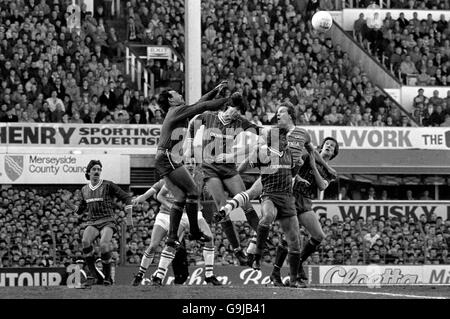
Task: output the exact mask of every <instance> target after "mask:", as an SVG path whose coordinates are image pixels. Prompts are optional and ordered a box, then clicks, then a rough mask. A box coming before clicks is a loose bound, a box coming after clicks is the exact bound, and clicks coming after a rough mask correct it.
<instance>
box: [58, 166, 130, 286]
mask: <svg viewBox="0 0 450 319" xmlns="http://www.w3.org/2000/svg"><path fill="white" fill-rule="evenodd" d="M101 172H102V163H101V162H100V161H98V160H91V161H90V162H89V164H88V166H87V168H86V173H85V176H86V179H87V180H89V181H90V183H89V184H87V185H85V186H83V188H82V189H81V203H80V205H79V206H76V205H74V204H72V203H71V202H70V201H69V198H70V194H65V195H63V196H62V199H63V200H64V202H65V203H66V204H67V205H68V206H69V207H70V208H71V209H72V210H74V213H76V214H81V213H83V212H84V211H86V210H87V212H88V221H87V222H86V225H87V227H86V228H85V229H84V231H83V239H82V245H83V254H84V256H85V261H86V265H87V266H88V271H89V273H90V274H89V278H88V279H89V280H88V284H93V283H97V282H98V281H100V278H98V276H97V275H96V274H97V271H96V268H95V256H94V247H92V243H93V242H94V240H95V239H96V238H97V237H98V236H100V252H101V256H100V257H101V260H102V264H103V274H104V276H105V278H104V280H103V284H104V285H111V284H112V283H113V280H112V278H111V248H110V247H111V239H112V236H113V235H114V232H116V231H117V221H116V218H115V216H114V208H113V197H117V198H118V199H120V200H121V201H122V202H125V205H126V206H125V213H126V216H127V218H126V223H127V225H128V226H132V225H133V220H132V205H131V196H130V195H129V194H127V193H126V192H124V191H123V190H122V189H121V188H120V187H119V186H117V185H116V184H115V183H113V182H111V181H107V180H103V179H100V175H101Z"/></svg>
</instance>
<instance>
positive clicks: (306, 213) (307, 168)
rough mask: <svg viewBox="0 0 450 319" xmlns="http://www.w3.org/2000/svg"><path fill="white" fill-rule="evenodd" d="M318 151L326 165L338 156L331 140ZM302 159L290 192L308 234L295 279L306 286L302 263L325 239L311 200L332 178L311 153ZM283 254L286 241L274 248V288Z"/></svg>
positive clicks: (284, 254)
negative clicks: (293, 196)
mask: <svg viewBox="0 0 450 319" xmlns="http://www.w3.org/2000/svg"><path fill="white" fill-rule="evenodd" d="M319 150H320V156H321V157H322V158H323V160H324V161H325V162H329V161H331V160H332V159H334V158H335V157H336V156H337V155H338V154H339V144H338V142H337V141H336V139H334V138H333V137H327V138H325V139H324V140H323V141H322V144H321V145H320V148H319ZM302 160H303V161H304V164H303V166H302V167H301V168H300V169H299V170H298V172H297V175H296V177H295V181H294V186H293V191H294V195H295V209H296V211H297V218H298V221H299V222H300V224H301V225H303V226H304V227H305V228H306V230H307V231H308V233H309V234H310V235H311V237H310V239H309V240H308V242H307V243H306V245H305V246H304V247H303V250H302V251H301V253H300V265H299V267H300V268H299V272H298V274H299V278H298V280H299V281H300V282H301V283H302V284H303V285H304V286H306V282H307V280H308V277H307V276H306V273H305V271H304V269H303V266H302V264H303V262H305V260H306V259H308V257H309V256H311V254H312V253H314V252H315V251H316V250H317V247H318V246H319V245H320V243H321V242H322V240H323V239H324V238H325V234H324V232H323V230H322V226H321V225H320V222H319V219H318V218H317V215H316V214H315V213H314V211H313V209H312V200H311V199H312V198H313V197H314V194H317V192H318V191H319V190H320V191H324V190H325V189H326V188H327V187H328V185H330V183H331V181H333V180H334V179H335V176H334V175H333V174H331V173H329V172H328V170H327V169H326V168H325V166H324V165H322V164H320V163H316V160H315V158H314V156H312V155H311V154H305V155H303V157H302ZM287 251H288V250H287V245H286V241H281V242H280V244H279V245H278V247H277V252H276V256H275V262H274V267H273V271H272V274H271V276H270V277H271V279H272V281H273V282H274V284H275V285H277V286H282V285H283V283H282V281H281V274H280V269H281V267H282V266H283V263H284V260H285V259H286V255H287Z"/></svg>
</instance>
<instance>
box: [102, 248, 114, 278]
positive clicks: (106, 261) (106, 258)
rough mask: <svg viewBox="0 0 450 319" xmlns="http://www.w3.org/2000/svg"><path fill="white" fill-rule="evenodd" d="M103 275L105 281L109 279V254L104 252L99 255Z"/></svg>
mask: <svg viewBox="0 0 450 319" xmlns="http://www.w3.org/2000/svg"><path fill="white" fill-rule="evenodd" d="M100 257H101V259H102V265H103V274H104V275H105V279H109V278H111V252H106V253H102V254H101V256H100Z"/></svg>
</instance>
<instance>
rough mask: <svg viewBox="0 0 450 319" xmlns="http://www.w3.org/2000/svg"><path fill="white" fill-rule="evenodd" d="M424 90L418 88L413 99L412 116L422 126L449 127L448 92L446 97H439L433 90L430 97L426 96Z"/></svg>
mask: <svg viewBox="0 0 450 319" xmlns="http://www.w3.org/2000/svg"><path fill="white" fill-rule="evenodd" d="M424 92H425V91H424V89H423V88H419V89H418V90H417V95H416V96H415V97H414V99H413V105H412V106H413V111H412V113H413V114H412V115H413V117H414V118H415V120H416V121H417V122H418V123H420V124H421V125H422V126H440V127H450V90H448V91H447V96H440V95H439V90H434V91H433V93H432V96H426V95H425V94H424Z"/></svg>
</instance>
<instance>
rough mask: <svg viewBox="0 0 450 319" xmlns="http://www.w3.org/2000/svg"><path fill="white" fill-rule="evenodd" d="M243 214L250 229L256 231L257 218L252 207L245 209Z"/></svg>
mask: <svg viewBox="0 0 450 319" xmlns="http://www.w3.org/2000/svg"><path fill="white" fill-rule="evenodd" d="M244 212H245V218H247V221H248V223H249V224H250V227H251V228H252V229H253V230H254V231H256V230H257V229H258V223H259V217H258V214H257V213H256V211H255V209H254V208H253V207H251V208H249V209H247V210H245V211H244Z"/></svg>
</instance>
